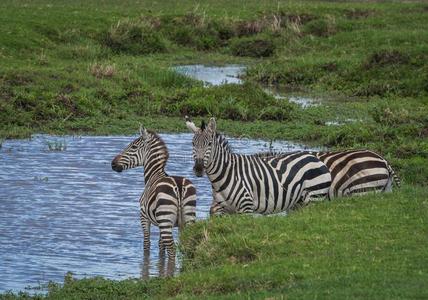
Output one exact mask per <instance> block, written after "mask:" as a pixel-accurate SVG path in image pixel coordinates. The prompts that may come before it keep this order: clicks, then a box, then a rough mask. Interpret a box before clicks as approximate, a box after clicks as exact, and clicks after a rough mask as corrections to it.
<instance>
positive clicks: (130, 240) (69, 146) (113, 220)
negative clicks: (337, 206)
mask: <svg viewBox="0 0 428 300" xmlns="http://www.w3.org/2000/svg"><path fill="white" fill-rule="evenodd" d="M161 136H162V137H163V139H164V140H165V142H166V143H167V145H168V148H169V152H170V159H169V162H168V165H167V171H168V172H169V173H170V174H175V175H182V176H186V177H188V178H190V179H191V180H192V181H193V183H194V184H195V185H196V187H197V193H198V194H197V196H198V200H197V217H198V218H199V219H203V218H206V217H207V216H208V211H209V205H210V203H211V190H210V184H209V182H208V179H207V178H206V177H204V178H197V177H195V176H194V175H193V172H192V167H193V162H192V159H191V157H190V156H189V154H190V153H191V139H192V134H161ZM134 138H135V136H83V137H70V136H67V137H62V138H60V137H53V136H49V135H36V136H33V138H32V139H31V140H6V141H5V142H4V144H3V147H2V148H1V149H0V292H2V291H6V290H14V291H18V290H22V289H24V288H25V287H27V286H32V287H34V286H38V285H39V284H42V285H43V284H46V283H47V282H48V281H55V282H62V281H63V278H64V275H65V273H66V272H67V271H71V272H72V273H73V274H74V275H75V277H77V278H82V277H85V276H86V277H91V276H96V275H101V276H104V277H107V278H111V279H124V278H128V277H140V276H141V273H142V272H143V271H144V268H143V264H142V262H143V245H142V244H143V235H142V230H141V228H140V222H139V203H138V199H139V197H140V195H141V193H142V191H143V188H144V179H143V170H142V168H137V169H133V170H128V171H124V172H122V173H116V172H114V171H112V170H111V167H110V163H111V160H112V158H113V157H114V156H115V155H116V154H118V152H120V151H121V150H122V149H123V148H124V147H125V146H126V145H127V144H128V143H129V142H131V141H132V140H133V139H134ZM55 142H56V143H55ZM230 142H231V145H232V147H233V148H234V150H235V151H236V152H239V153H253V152H256V151H266V150H267V149H269V147H270V148H271V149H277V150H282V151H293V150H298V149H304V148H305V147H303V146H301V145H297V144H290V143H287V142H274V143H272V144H271V143H269V142H266V141H263V140H251V139H246V138H241V139H230ZM52 144H56V145H60V146H61V145H63V146H64V145H65V146H66V147H65V150H64V151H49V150H48V149H49V145H52ZM62 148H64V147H59V149H62ZM157 251H158V230H157V227H155V226H152V238H151V262H150V265H149V270H148V271H149V274H150V275H151V276H154V275H157V255H158V253H157ZM30 292H31V290H30Z"/></svg>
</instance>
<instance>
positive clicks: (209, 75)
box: [174, 65, 320, 108]
mask: <svg viewBox="0 0 428 300" xmlns="http://www.w3.org/2000/svg"><path fill="white" fill-rule="evenodd" d="M245 69H246V67H245V66H243V65H225V66H205V65H182V66H176V67H174V70H175V71H177V72H178V73H180V74H184V75H186V76H189V77H191V78H193V79H197V80H201V81H203V82H204V84H205V85H206V86H209V85H222V84H228V83H235V84H242V80H241V79H240V76H241V75H242V74H243V73H244V72H245ZM266 92H268V93H270V94H272V95H273V96H274V97H275V98H277V99H288V101H290V102H293V103H296V104H299V105H300V106H302V107H303V108H306V107H310V106H316V105H319V103H320V100H319V99H315V98H310V97H308V96H301V95H294V94H290V93H284V92H282V91H280V89H278V88H277V87H267V88H266Z"/></svg>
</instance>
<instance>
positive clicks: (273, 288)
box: [5, 186, 428, 299]
mask: <svg viewBox="0 0 428 300" xmlns="http://www.w3.org/2000/svg"><path fill="white" fill-rule="evenodd" d="M426 195H427V189H426V188H415V187H409V186H406V187H404V188H403V189H401V190H400V191H397V192H394V193H393V194H383V195H371V196H365V197H362V198H352V199H344V200H337V201H334V202H326V203H319V204H315V205H312V206H310V207H307V208H305V209H302V210H300V211H298V212H296V213H293V214H291V215H290V216H288V217H264V218H253V217H245V216H231V217H222V218H214V219H211V220H209V221H204V222H199V223H197V224H195V225H194V226H192V227H189V228H187V229H186V230H185V232H184V234H183V235H182V236H181V249H182V252H183V254H184V257H185V260H184V262H183V267H184V271H183V273H182V274H181V275H179V276H177V277H175V278H170V279H151V280H149V281H139V280H125V281H109V280H105V279H102V278H94V279H85V280H73V279H72V278H70V277H68V278H67V280H66V283H65V285H64V286H63V287H59V286H56V285H52V286H51V287H50V291H49V293H48V295H47V299H145V298H159V299H164V298H169V297H171V298H190V299H200V298H201V297H204V298H225V299H235V298H236V297H244V298H248V297H249V298H260V299H265V298H266V297H274V298H276V297H278V298H281V297H284V298H305V299H306V298H319V297H321V298H326V297H328V298H332V299H343V298H362V299H367V298H371V299H373V298H376V299H379V298H382V299H386V298H388V299H390V298H401V299H403V298H407V299H409V298H419V299H422V298H426V297H427V296H428V290H427V288H426V281H427V280H428V273H427V270H428V259H427V256H426V255H425V252H426V251H425V249H426V247H427V246H428V238H427V236H428V235H427V233H428V232H427V228H428V224H427V222H428V214H427V212H428V210H427V205H428V202H427V198H426ZM5 298H6V299H8V298H9V299H14V297H13V296H10V297H5Z"/></svg>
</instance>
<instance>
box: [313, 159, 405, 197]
mask: <svg viewBox="0 0 428 300" xmlns="http://www.w3.org/2000/svg"><path fill="white" fill-rule="evenodd" d="M313 154H314V155H315V156H317V157H318V158H319V159H320V160H321V161H322V162H324V164H325V165H326V166H327V167H328V169H329V171H330V174H331V178H332V183H331V188H330V191H329V196H330V198H335V197H342V196H349V195H354V194H366V193H367V192H373V191H374V192H390V191H392V184H393V182H395V184H396V185H397V186H398V187H399V186H400V179H399V178H398V176H397V175H396V174H395V172H394V171H393V169H392V167H391V166H390V164H389V163H388V162H387V161H386V160H385V159H384V158H383V157H382V156H380V155H379V154H377V153H375V152H373V151H370V150H347V151H336V152H314V153H313Z"/></svg>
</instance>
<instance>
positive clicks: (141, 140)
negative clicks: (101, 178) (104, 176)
mask: <svg viewBox="0 0 428 300" xmlns="http://www.w3.org/2000/svg"><path fill="white" fill-rule="evenodd" d="M153 137H154V134H152V133H151V132H149V131H147V129H146V128H144V127H143V126H141V127H140V136H139V137H138V138H136V139H135V140H134V141H133V142H131V143H130V144H129V145H128V146H127V147H126V148H125V149H124V150H123V151H122V152H121V153H120V154H118V155H117V156H116V157H115V158H114V159H113V160H112V162H111V168H112V169H113V170H114V171H116V172H122V171H123V170H127V169H132V168H135V167H138V166H142V165H144V163H145V160H146V153H147V149H148V148H149V147H150V142H151V140H152V139H153Z"/></svg>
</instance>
